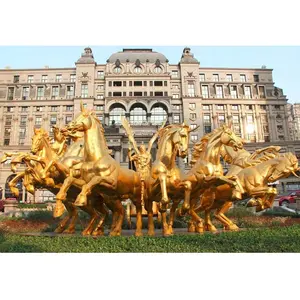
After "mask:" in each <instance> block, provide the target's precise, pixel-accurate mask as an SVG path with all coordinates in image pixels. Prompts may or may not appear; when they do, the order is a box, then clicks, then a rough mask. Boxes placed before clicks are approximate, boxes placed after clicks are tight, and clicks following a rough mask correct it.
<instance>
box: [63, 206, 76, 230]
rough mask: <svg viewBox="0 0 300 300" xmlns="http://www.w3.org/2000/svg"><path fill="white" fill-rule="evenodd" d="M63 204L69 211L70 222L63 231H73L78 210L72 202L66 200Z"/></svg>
mask: <svg viewBox="0 0 300 300" xmlns="http://www.w3.org/2000/svg"><path fill="white" fill-rule="evenodd" d="M65 206H66V208H67V210H68V211H70V214H71V215H70V223H69V226H68V228H67V229H66V230H64V231H63V233H68V234H71V233H74V232H75V225H76V221H77V219H78V211H77V208H76V207H75V206H74V205H73V203H69V202H66V203H65Z"/></svg>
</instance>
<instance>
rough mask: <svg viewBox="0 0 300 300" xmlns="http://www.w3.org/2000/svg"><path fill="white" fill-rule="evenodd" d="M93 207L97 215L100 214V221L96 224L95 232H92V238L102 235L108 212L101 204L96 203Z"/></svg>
mask: <svg viewBox="0 0 300 300" xmlns="http://www.w3.org/2000/svg"><path fill="white" fill-rule="evenodd" d="M94 207H95V209H97V211H98V212H99V213H101V217H100V220H99V223H98V224H97V226H96V228H95V230H94V231H93V233H92V235H93V236H101V235H104V226H103V225H104V222H105V218H106V216H107V215H108V210H107V208H106V207H105V205H104V203H103V202H102V203H101V202H99V203H98V202H96V203H95V204H94Z"/></svg>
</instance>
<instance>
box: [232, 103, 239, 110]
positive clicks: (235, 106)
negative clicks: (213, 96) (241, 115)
mask: <svg viewBox="0 0 300 300" xmlns="http://www.w3.org/2000/svg"><path fill="white" fill-rule="evenodd" d="M238 109H239V106H238V105H236V104H233V105H231V110H238Z"/></svg>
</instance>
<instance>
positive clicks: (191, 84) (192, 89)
mask: <svg viewBox="0 0 300 300" xmlns="http://www.w3.org/2000/svg"><path fill="white" fill-rule="evenodd" d="M188 97H195V85H194V82H188Z"/></svg>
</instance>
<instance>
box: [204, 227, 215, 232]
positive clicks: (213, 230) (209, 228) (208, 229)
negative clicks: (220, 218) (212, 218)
mask: <svg viewBox="0 0 300 300" xmlns="http://www.w3.org/2000/svg"><path fill="white" fill-rule="evenodd" d="M205 231H209V232H217V231H218V230H217V228H216V227H215V226H214V225H205Z"/></svg>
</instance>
